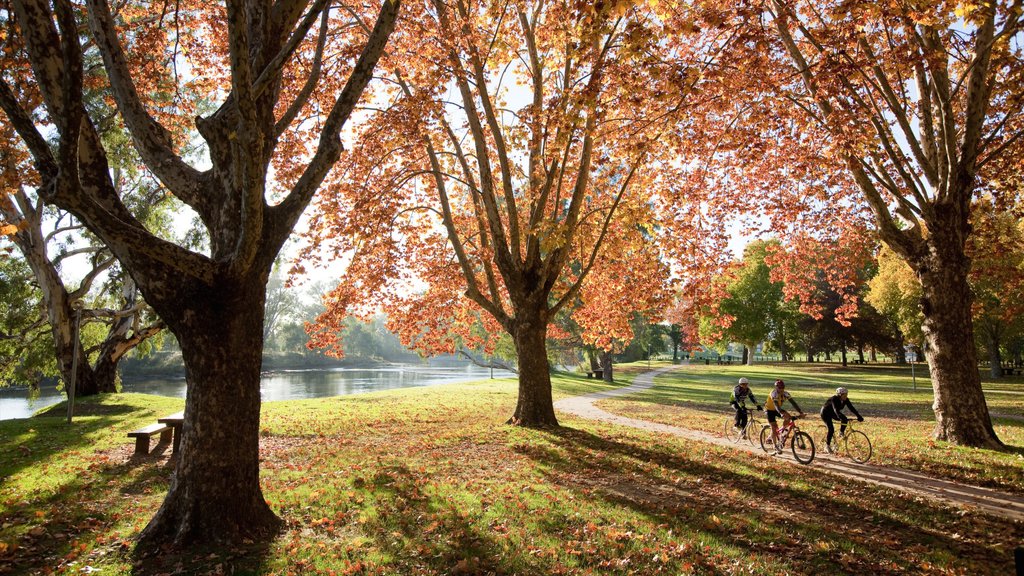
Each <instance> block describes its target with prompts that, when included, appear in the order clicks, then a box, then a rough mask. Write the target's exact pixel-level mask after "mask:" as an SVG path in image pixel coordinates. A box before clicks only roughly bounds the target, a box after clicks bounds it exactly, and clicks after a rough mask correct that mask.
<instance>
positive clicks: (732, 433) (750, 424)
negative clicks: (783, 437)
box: [722, 406, 761, 446]
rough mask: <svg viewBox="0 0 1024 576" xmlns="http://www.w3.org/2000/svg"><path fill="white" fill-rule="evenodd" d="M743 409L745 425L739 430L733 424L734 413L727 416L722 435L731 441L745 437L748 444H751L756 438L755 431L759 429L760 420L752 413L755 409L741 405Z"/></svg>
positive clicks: (738, 440)
mask: <svg viewBox="0 0 1024 576" xmlns="http://www.w3.org/2000/svg"><path fill="white" fill-rule="evenodd" d="M743 409H744V410H746V411H747V425H746V426H744V427H743V429H742V430H740V429H738V428H736V427H735V426H734V424H735V423H736V418H735V415H730V416H727V417H726V419H725V426H724V427H723V429H722V437H724V438H726V439H728V440H731V441H733V442H740V441H741V440H743V439H744V438H746V439H747V441H748V442H750V445H751V446H753V445H754V441H755V438H757V434H756V432H757V431H758V430H760V429H761V421H760V420H758V419H757V416H755V415H754V412H755V410H754V409H753V408H747V407H746V406H743Z"/></svg>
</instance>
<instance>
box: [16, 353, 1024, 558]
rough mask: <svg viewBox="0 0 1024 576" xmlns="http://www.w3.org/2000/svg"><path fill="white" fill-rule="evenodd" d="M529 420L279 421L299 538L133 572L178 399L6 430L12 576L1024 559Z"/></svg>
mask: <svg viewBox="0 0 1024 576" xmlns="http://www.w3.org/2000/svg"><path fill="white" fill-rule="evenodd" d="M641 369H643V368H642V367H640V368H636V369H634V370H625V371H623V370H620V371H619V372H618V376H619V377H620V379H621V380H622V381H628V379H629V378H630V377H631V375H632V374H635V373H636V372H637V371H639V370H641ZM730 377H731V375H730ZM620 383H621V382H620ZM555 387H556V396H564V395H569V394H578V393H583V392H588V391H593V390H596V389H599V388H603V387H605V385H604V384H601V383H595V382H593V381H586V380H583V379H579V378H572V377H566V376H559V377H556V379H555ZM708 402H709V403H710V402H711V400H708ZM514 403H515V384H514V382H511V381H508V380H504V381H487V382H481V383H477V384H459V385H450V386H438V387H428V388H412V389H407V390H399V391H388V392H381V393H374V394H367V395H361V396H348V397H342V398H337V399H326V400H323V399H321V400H307V401H289V402H273V403H267V404H265V405H264V413H263V424H262V457H263V463H262V470H263V486H264V492H265V495H266V497H267V499H268V501H269V502H270V503H271V504H272V506H273V508H274V509H275V510H276V511H277V512H278V513H279V514H280V515H281V516H282V517H283V518H284V520H285V521H286V528H285V529H284V531H283V532H282V534H281V535H280V536H279V537H278V538H277V539H276V540H275V541H274V542H272V543H270V544H269V545H268V546H264V547H255V546H254V547H251V548H249V549H233V550H224V549H215V548H214V549H208V550H202V551H194V553H193V554H192V555H191V556H190V557H188V558H185V557H177V556H174V555H165V556H162V557H159V558H146V559H136V558H134V557H133V556H132V554H131V539H132V538H133V537H134V536H135V535H136V534H137V533H138V531H139V530H140V529H141V528H142V527H143V526H144V525H145V522H146V521H147V520H148V518H149V517H150V516H151V515H152V513H153V512H154V511H155V509H156V508H157V507H158V506H159V504H160V501H161V499H162V496H163V493H164V491H165V490H166V487H167V476H168V473H169V471H170V468H169V465H168V460H167V455H166V452H164V453H162V454H157V455H154V456H150V457H148V458H143V459H132V458H131V449H132V447H131V444H130V442H129V439H128V438H126V437H125V436H124V434H125V432H127V431H128V430H131V429H133V428H135V427H137V426H139V425H141V424H143V423H146V422H149V421H152V420H153V419H154V418H155V417H156V416H158V415H160V414H163V413H167V412H172V411H174V410H176V409H179V407H180V405H181V404H180V401H178V400H173V399H164V398H157V397H152V396H142V395H122V396H119V397H110V398H105V399H102V400H100V401H88V402H86V403H84V404H82V405H80V406H81V409H82V413H86V414H88V415H87V416H84V417H82V418H80V420H79V421H78V423H76V424H75V425H74V426H73V427H72V428H71V429H70V430H69V429H68V427H67V425H66V424H64V423H63V420H62V419H60V418H55V417H36V418H33V419H30V420H23V421H13V422H0V573H2V572H4V570H5V569H12V570H14V571H15V572H28V573H35V572H46V571H53V572H58V573H68V574H70V573H78V572H79V571H81V569H82V568H83V567H85V566H91V567H93V568H99V569H102V570H103V572H102V574H122V573H129V572H131V570H132V566H133V565H135V564H136V563H138V564H137V565H136V571H137V572H138V573H158V572H174V571H176V570H180V571H182V572H184V573H203V572H216V571H217V570H218V569H219V570H227V569H228V568H231V569H233V570H234V571H235V572H236V573H238V572H242V573H250V572H254V573H282V574H284V573H294V574H300V573H302V574H332V573H333V574H346V573H347V574H364V573H365V574H488V573H491V574H681V573H696V574H733V573H735V574H739V573H742V574H750V573H753V574H768V573H780V572H783V573H786V572H788V573H793V574H813V573H825V572H829V573H836V572H851V573H852V572H857V573H869V574H887V573H890V574H896V573H906V572H908V571H909V572H919V573H961V574H999V573H1006V572H1008V571H1011V570H1012V564H1011V560H1010V554H1011V553H1012V547H1013V546H1014V545H1016V544H1018V543H1019V542H1021V541H1024V527H1022V526H1021V525H1020V524H1013V523H1010V522H1006V521H1001V520H995V519H992V518H988V517H985V516H982V515H978V514H975V513H973V512H966V511H962V510H957V509H953V508H946V507H941V506H937V505H936V504H934V503H932V502H930V501H926V500H919V501H915V500H914V499H909V498H906V497H905V496H904V495H902V494H897V493H894V492H890V491H885V490H878V489H876V488H873V487H870V486H860V485H858V484H856V483H851V482H849V481H846V480H842V479H837V478H835V477H832V476H829V475H827V474H823V473H820V472H818V471H815V470H813V469H807V468H803V467H796V466H789V465H781V464H780V463H778V462H775V461H773V460H771V459H768V458H760V457H755V456H751V455H749V454H741V453H733V452H732V451H729V450H725V449H720V448H718V447H714V446H708V445H704V444H701V443H696V442H689V441H685V440H681V439H677V438H670V437H664V436H659V435H652V434H648V433H644V432H640V431H634V430H629V429H623V428H617V427H609V426H606V425H602V424H597V423H591V422H585V421H580V420H575V419H570V418H565V419H564V420H563V426H564V427H563V428H562V429H561V430H558V431H535V430H525V429H519V428H512V427H509V426H505V425H504V424H503V422H504V421H505V419H506V418H507V417H508V415H509V414H510V413H511V412H512V409H513V407H514ZM652 406H654V404H652ZM668 408H669V409H671V410H679V408H678V407H675V406H671V405H669V406H668ZM57 410H58V411H59V407H58V408H57Z"/></svg>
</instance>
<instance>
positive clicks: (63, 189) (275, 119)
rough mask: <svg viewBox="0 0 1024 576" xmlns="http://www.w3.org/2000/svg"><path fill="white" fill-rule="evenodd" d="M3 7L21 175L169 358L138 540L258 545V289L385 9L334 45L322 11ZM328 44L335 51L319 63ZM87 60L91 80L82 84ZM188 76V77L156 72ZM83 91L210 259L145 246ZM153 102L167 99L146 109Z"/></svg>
mask: <svg viewBox="0 0 1024 576" xmlns="http://www.w3.org/2000/svg"><path fill="white" fill-rule="evenodd" d="M10 6H11V10H9V11H8V10H4V11H2V12H3V17H4V18H10V20H9V21H8V23H9V24H12V25H10V26H8V27H7V28H6V31H10V32H11V33H12V34H10V35H5V36H4V37H3V41H4V42H9V44H8V45H7V46H5V50H4V54H6V55H14V56H13V57H14V59H16V60H17V61H18V62H17V65H16V66H13V67H10V68H7V69H6V70H5V72H4V76H3V78H2V82H0V108H2V109H3V111H4V113H5V115H6V118H7V121H8V122H9V123H10V125H11V126H12V127H13V128H14V131H15V132H16V133H17V135H18V139H19V140H20V142H19V143H18V146H19V147H20V149H21V150H24V151H26V152H27V153H28V154H30V155H31V158H32V163H33V173H32V174H31V175H28V176H27V177H28V178H31V179H34V181H35V182H36V183H37V186H38V190H39V194H40V196H41V197H42V198H43V199H44V200H45V201H46V202H50V203H53V204H55V205H57V206H60V207H61V208H63V209H66V210H68V211H70V212H71V213H73V214H74V215H75V216H76V217H77V218H78V219H79V220H80V221H81V222H82V223H84V224H85V225H86V226H88V227H89V228H90V229H91V230H92V231H93V232H94V233H95V234H96V235H97V236H98V237H99V238H100V239H101V240H102V241H103V242H104V243H105V244H106V246H107V247H108V248H109V249H110V251H111V252H112V253H113V254H114V255H115V256H116V257H117V258H118V260H120V262H121V263H122V265H123V266H124V268H125V269H127V270H128V271H129V272H130V274H131V275H132V277H133V278H134V279H135V281H136V283H137V284H138V286H139V288H140V290H141V291H142V292H143V294H144V295H145V298H146V301H147V302H149V303H150V304H151V305H152V306H153V308H154V309H155V310H156V311H157V313H158V314H159V315H160V317H161V318H162V319H163V320H164V321H165V322H166V324H167V326H168V327H169V328H170V330H171V331H172V332H173V333H174V335H175V336H176V337H177V339H178V342H179V343H180V344H181V348H182V355H183V357H184V361H185V369H186V379H187V382H188V387H187V397H186V401H185V422H184V427H183V431H182V432H183V434H182V439H181V445H180V453H179V457H178V459H177V463H176V466H175V473H174V476H173V479H172V482H171V487H170V491H169V493H168V495H167V497H166V499H165V500H164V503H163V505H162V507H161V508H160V510H159V511H158V512H157V514H156V516H155V517H154V518H153V519H152V521H151V522H150V523H149V525H148V527H147V528H146V529H145V531H144V532H143V534H142V539H143V542H144V544H146V545H160V544H163V543H166V542H175V543H178V544H188V543H192V542H209V541H235V542H241V541H243V540H245V539H251V538H261V537H265V536H266V535H268V534H269V533H270V532H271V531H272V530H273V529H275V527H276V526H277V525H278V524H279V520H278V519H277V517H276V516H275V515H274V513H273V512H272V511H271V510H270V508H269V506H268V505H267V503H266V501H265V499H264V498H263V494H262V491H261V489H260V485H259V452H258V451H259V416H260V363H261V353H262V348H263V346H262V345H263V341H262V335H263V331H262V324H263V313H264V310H263V308H264V306H263V304H264V299H265V289H266V284H267V279H268V277H269V275H270V270H271V266H272V264H273V262H274V258H275V257H276V255H277V253H278V251H279V250H280V248H281V246H282V244H283V243H284V242H285V240H286V239H287V238H288V236H289V235H290V234H291V231H292V228H293V226H294V225H295V222H296V221H297V220H298V218H299V216H300V214H301V213H302V211H303V209H304V208H305V207H306V206H307V204H308V203H309V202H310V199H311V198H312V197H313V195H314V193H315V192H316V191H317V189H318V187H319V186H320V184H321V182H322V181H323V179H324V178H325V176H326V174H327V173H328V171H329V170H330V169H331V167H332V166H333V164H334V162H335V161H336V160H337V159H338V158H339V156H340V155H341V142H340V133H341V130H342V127H343V125H344V124H345V123H346V121H347V120H348V118H349V117H350V115H351V113H352V111H353V109H354V108H355V106H356V103H357V102H358V100H359V98H360V95H361V94H362V92H363V90H364V88H365V87H366V86H367V84H368V83H369V81H370V79H371V76H372V71H373V68H374V66H375V64H376V62H377V59H378V57H379V55H380V54H381V52H382V51H383V48H384V44H385V43H386V41H387V38H388V36H389V34H390V32H391V30H392V28H393V26H394V22H395V19H396V16H397V12H398V0H386V1H385V2H384V3H383V7H382V8H381V9H380V12H379V17H378V19H377V24H376V26H375V27H374V28H373V30H372V31H368V34H361V33H360V34H353V33H350V32H351V31H352V30H354V28H352V26H351V22H350V19H349V18H348V16H347V13H342V12H338V11H333V10H331V9H330V6H329V3H328V2H326V1H323V0H315V1H313V2H303V1H299V2H290V1H286V0H279V1H275V2H256V1H252V0H228V2H227V3H226V4H216V3H213V4H210V3H191V2H182V3H178V4H175V5H174V8H173V9H171V8H168V10H171V12H170V13H165V14H160V15H157V16H156V17H154V15H153V14H151V11H152V9H153V5H151V4H149V3H143V2H140V3H135V2H128V3H125V4H119V5H118V6H117V8H118V11H117V12H116V13H115V12H114V11H113V10H112V9H111V6H110V5H109V4H108V3H107V1H106V0H88V1H87V2H85V4H84V6H82V5H75V4H72V3H71V2H69V1H68V0H53V1H52V3H51V2H49V1H47V0H13V1H12V2H11V3H10ZM368 9H369V10H373V11H374V12H376V10H374V8H373V7H369V8H368ZM80 19H85V20H87V23H86V22H80ZM317 21H319V22H320V26H319V28H317V27H316V26H315V25H316V23H317ZM172 22H173V23H177V24H179V25H183V26H184V28H183V29H178V30H175V29H174V26H173V25H172V24H171V23H172ZM15 23H16V26H15V25H13V24H15ZM86 24H87V26H86ZM187 30H193V31H195V32H196V34H189V33H187V32H185V31H187ZM346 31H348V32H346ZM202 32H206V33H205V34H202ZM329 37H330V38H332V39H333V41H334V42H336V43H337V44H336V45H335V46H334V48H335V50H333V51H331V53H330V55H327V56H325V50H324V45H325V43H326V41H327V39H328V38H329ZM179 46H185V47H187V48H188V50H187V51H184V52H183V51H179V50H177V48H178V47H179ZM7 47H13V48H14V49H13V50H7V49H6V48H7ZM87 60H89V61H90V62H95V65H96V66H100V65H102V68H103V71H104V74H102V75H96V76H87V75H86V74H85V70H86V68H87V67H86V66H85V62H86V61H87ZM100 62H102V64H100ZM186 64H187V66H189V67H190V68H191V70H192V71H193V73H194V74H171V73H170V72H171V71H177V68H176V67H177V66H184V65H186ZM89 69H90V70H91V69H93V68H92V66H90V67H89ZM218 71H221V72H218ZM207 73H208V75H207ZM86 90H106V91H108V92H109V95H110V98H111V100H112V102H113V103H115V104H116V108H117V110H118V113H119V116H118V117H117V119H118V120H119V121H121V122H123V123H124V126H125V129H126V130H127V131H128V133H129V134H130V135H131V137H132V141H133V143H134V146H135V149H136V152H137V153H138V155H139V157H140V159H141V162H142V163H143V164H144V166H145V167H146V168H147V169H148V170H149V171H150V172H151V173H152V174H153V175H154V176H155V177H156V178H157V179H158V180H159V182H160V183H161V184H162V185H163V186H164V187H165V188H166V190H167V192H168V193H170V194H173V195H174V196H176V197H177V198H178V199H179V200H181V201H182V202H183V203H184V204H186V205H187V206H189V207H190V208H192V209H193V210H194V211H195V212H196V213H197V214H198V215H199V218H200V219H201V221H202V223H203V225H204V226H205V228H206V231H207V232H208V234H209V250H208V252H206V253H200V252H197V251H193V250H190V249H189V248H188V247H186V246H182V245H178V244H175V243H172V242H169V241H167V240H165V239H163V238H161V237H160V236H158V235H157V234H154V233H153V232H152V231H150V230H149V229H147V227H146V226H145V224H144V223H143V222H141V221H140V220H139V219H138V218H136V216H135V215H134V214H133V213H132V211H131V210H130V209H129V207H128V206H127V205H126V203H125V202H124V201H123V198H122V197H121V195H120V190H119V188H118V187H117V185H116V183H115V182H114V180H113V178H112V170H111V162H110V160H109V158H108V154H109V153H110V149H109V146H110V144H109V143H108V142H105V141H104V140H103V139H102V138H101V136H100V134H101V133H100V131H99V130H98V126H99V124H100V123H101V122H104V121H107V120H108V119H107V118H105V117H101V116H100V115H98V114H97V111H96V110H95V109H91V108H89V107H87V106H86V105H85V102H86V100H85V98H84V93H85V91H86ZM167 90H170V91H171V92H170V93H172V94H174V95H175V96H174V98H173V99H172V100H170V101H160V100H159V99H155V97H156V95H159V94H166V93H167ZM202 99H207V100H209V101H217V100H218V99H219V100H220V101H221V104H220V106H219V107H218V108H217V110H216V111H214V112H213V113H212V114H209V115H208V116H205V117H200V118H196V120H195V129H196V130H197V131H198V133H199V135H200V136H201V137H202V140H203V141H204V144H205V145H206V150H207V151H208V152H209V167H208V168H205V169H198V168H196V167H194V166H192V165H190V164H189V163H188V162H187V161H186V160H185V158H184V155H183V153H182V148H181V142H182V140H183V139H184V136H185V135H184V134H182V133H180V132H179V131H180V130H181V128H182V126H184V125H185V124H186V122H188V121H190V115H189V112H190V111H191V110H193V109H194V108H192V107H191V106H190V104H193V103H195V102H198V101H200V100H202ZM318 111H322V113H323V114H324V115H323V116H319V114H318ZM44 135H45V136H44ZM46 137H50V138H52V140H53V141H54V144H53V145H51V143H50V142H48V141H47V138H46ZM272 163H273V165H274V167H275V169H276V171H275V172H276V176H277V178H276V180H275V183H271V182H270V179H269V178H268V171H269V169H270V166H271V164H272Z"/></svg>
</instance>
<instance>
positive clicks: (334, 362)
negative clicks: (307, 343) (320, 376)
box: [120, 351, 426, 380]
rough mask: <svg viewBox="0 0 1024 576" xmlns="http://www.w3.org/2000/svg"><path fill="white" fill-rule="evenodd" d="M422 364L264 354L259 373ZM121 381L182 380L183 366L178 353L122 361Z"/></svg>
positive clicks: (411, 359)
mask: <svg viewBox="0 0 1024 576" xmlns="http://www.w3.org/2000/svg"><path fill="white" fill-rule="evenodd" d="M400 363H405V364H419V363H423V364H426V362H425V361H423V360H421V359H420V358H419V357H417V356H416V355H414V354H411V355H409V356H407V357H403V358H399V359H394V360H384V359H379V358H363V357H361V356H354V357H346V358H332V357H330V356H327V355H324V354H320V353H316V352H309V353H302V354H300V353H297V352H267V353H265V354H264V355H263V372H279V371H282V370H314V369H321V370H326V369H331V368H379V367H381V366H389V365H393V364H400ZM120 368H121V377H122V378H123V379H125V380H133V379H141V378H151V377H167V378H174V377H180V378H184V377H185V363H184V361H183V360H182V359H181V352H178V351H173V352H167V351H161V352H156V353H154V354H152V355H150V356H146V357H145V358H126V359H124V360H122V361H121V364H120Z"/></svg>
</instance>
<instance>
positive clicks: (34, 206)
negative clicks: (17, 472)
mask: <svg viewBox="0 0 1024 576" xmlns="http://www.w3.org/2000/svg"><path fill="white" fill-rule="evenodd" d="M8 169H9V170H11V171H12V172H15V173H16V167H15V166H13V165H9V166H8ZM9 173H10V172H9ZM32 196H33V195H31V194H30V193H29V192H28V191H27V190H25V189H24V187H23V186H22V185H20V184H19V185H18V186H17V187H16V188H15V189H14V190H8V193H7V194H5V195H3V196H0V217H2V222H0V223H5V224H6V225H7V226H10V230H11V234H10V236H9V238H10V239H11V241H12V242H13V243H14V245H15V246H17V248H18V250H19V251H20V252H21V255H22V257H23V258H24V259H25V262H26V263H27V264H28V266H29V268H30V269H31V271H32V276H33V277H34V279H35V282H36V284H37V285H38V286H39V288H40V290H39V292H40V297H41V301H42V311H45V316H44V317H43V318H41V322H42V324H44V325H47V326H49V329H50V332H51V338H50V339H49V341H50V342H51V343H52V344H53V348H52V350H53V353H54V355H55V357H56V366H57V368H58V373H59V375H60V376H61V379H62V380H63V381H64V384H65V386H66V387H67V386H69V385H70V383H71V382H74V383H75V394H76V395H79V396H90V395H94V394H99V393H101V392H116V391H117V379H118V373H117V366H118V362H119V361H120V360H121V358H123V357H124V355H125V354H127V353H128V352H130V351H132V350H134V349H135V348H136V347H138V346H140V345H142V344H143V343H145V342H146V340H148V339H149V338H152V337H154V336H157V335H158V334H159V333H160V331H161V330H162V329H163V323H162V322H161V321H160V320H159V319H156V318H153V313H152V310H151V309H150V308H149V306H147V305H146V303H145V302H144V301H142V298H141V297H140V296H139V293H138V288H137V287H136V285H135V283H134V281H132V279H131V278H130V277H128V276H127V275H126V274H124V273H123V272H122V271H121V270H120V269H119V267H118V266H116V261H115V260H114V258H113V256H112V255H111V254H110V252H109V251H108V250H106V249H105V247H103V246H102V245H101V244H97V243H93V242H89V240H90V239H89V238H86V239H85V240H86V242H87V244H86V245H85V246H73V245H67V244H61V245H58V246H56V247H54V246H53V244H54V243H57V242H58V240H62V239H65V238H67V236H68V235H69V234H76V233H77V234H82V232H83V231H84V227H83V226H82V225H81V224H78V223H77V222H75V221H74V218H73V217H72V216H71V215H70V214H68V213H67V212H63V211H60V210H52V209H48V207H47V206H46V203H45V202H44V201H43V200H42V199H41V198H33V197H32ZM142 204H143V205H146V210H145V211H146V212H149V213H150V214H149V215H152V212H154V211H155V210H158V208H154V206H155V205H156V203H154V202H142ZM47 216H50V217H51V219H52V225H51V224H50V223H47V222H46V220H47ZM140 217H141V218H144V219H145V217H146V215H140ZM44 227H45V228H46V229H45V230H44ZM51 252H52V253H54V255H53V256H51ZM83 255H87V256H89V261H90V263H91V266H90V269H89V270H88V272H87V273H86V274H85V275H84V276H83V277H82V278H81V279H80V280H79V282H78V286H77V287H76V288H74V289H69V288H68V287H67V285H66V283H65V281H64V279H63V278H62V277H61V274H60V269H61V265H62V263H63V262H64V261H65V260H66V259H67V258H69V257H71V256H83ZM104 275H106V276H107V277H108V278H110V279H111V280H112V281H111V282H108V286H107V287H106V289H105V290H103V291H102V294H101V295H96V296H90V291H92V290H93V288H94V287H96V286H95V285H96V283H97V281H98V279H100V278H102V277H103V276H104ZM76 304H77V305H78V306H80V307H81V309H80V310H76V309H75V305H76ZM105 304H110V306H109V307H106V306H104V305H105ZM94 323H102V324H104V325H105V326H106V328H107V329H106V335H105V336H104V337H103V339H102V340H101V341H100V342H98V343H97V344H96V345H95V347H87V343H86V342H85V340H84V338H83V337H84V335H85V333H86V332H87V331H88V325H89V324H94ZM76 324H80V325H82V326H85V329H77V328H76ZM76 357H77V359H78V361H77V362H75V358H76ZM72 372H75V373H74V374H72Z"/></svg>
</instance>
